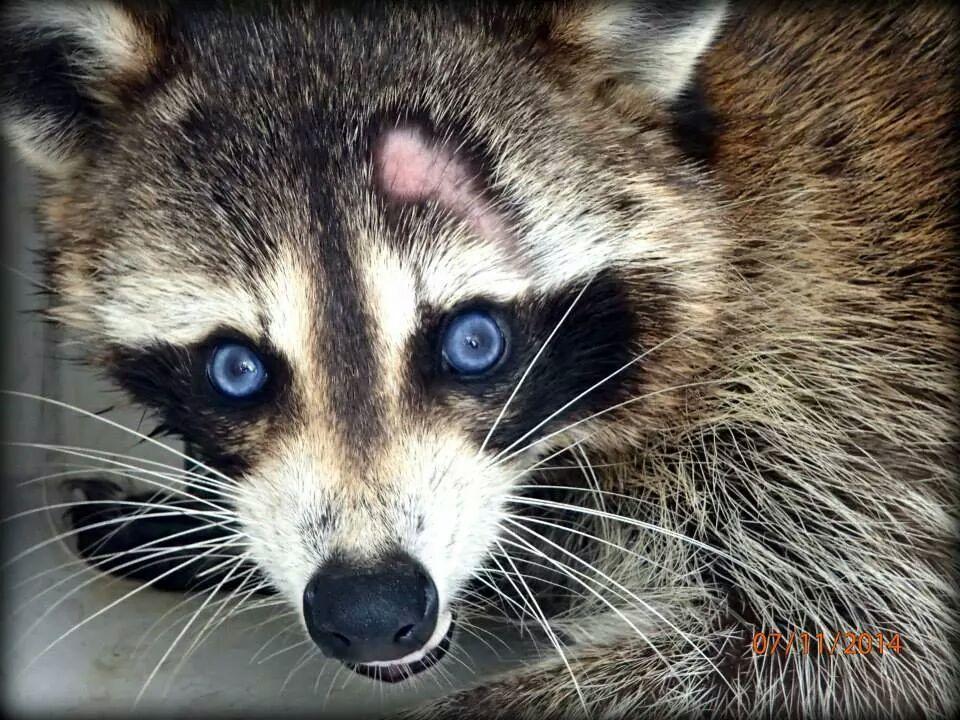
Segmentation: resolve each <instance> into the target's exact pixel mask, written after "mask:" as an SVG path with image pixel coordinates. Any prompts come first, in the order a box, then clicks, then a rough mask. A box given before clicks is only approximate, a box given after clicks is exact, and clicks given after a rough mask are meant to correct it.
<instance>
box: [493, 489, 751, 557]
mask: <svg viewBox="0 0 960 720" xmlns="http://www.w3.org/2000/svg"><path fill="white" fill-rule="evenodd" d="M505 499H506V500H508V501H509V502H513V503H519V504H521V505H534V506H540V507H545V508H552V509H556V510H567V511H570V512H578V513H583V514H584V515H595V516H598V517H607V518H609V519H611V520H615V521H617V522H622V523H626V524H627V525H633V526H635V527H639V528H644V529H645V530H652V531H653V532H658V533H661V534H663V535H666V536H668V537H672V538H676V539H677V540H682V541H684V542H687V543H690V544H691V545H694V546H695V547H698V548H700V549H702V550H709V551H710V552H713V553H716V554H717V555H719V556H720V557H722V558H724V559H726V560H729V561H730V562H733V563H737V564H738V565H740V566H741V567H743V568H745V569H747V570H749V569H750V567H749V566H748V565H746V564H744V563H742V562H741V561H740V560H738V559H737V558H735V557H733V556H732V555H730V554H729V553H728V552H726V551H724V550H722V549H720V548H718V547H714V546H713V545H709V544H707V543H705V542H702V541H700V540H697V539H696V538H692V537H690V536H689V535H684V534H683V533H680V532H677V531H676V530H670V529H669V528H665V527H661V526H659V525H655V524H653V523H649V522H644V521H643V520H637V519H636V518H632V517H627V516H625V515H617V514H615V513H605V512H603V511H601V510H594V509H593V508H587V507H581V506H580V505H572V504H570V503H563V502H557V501H555V500H544V499H541V498H536V499H534V498H529V497H524V496H522V495H507V496H506V497H505Z"/></svg>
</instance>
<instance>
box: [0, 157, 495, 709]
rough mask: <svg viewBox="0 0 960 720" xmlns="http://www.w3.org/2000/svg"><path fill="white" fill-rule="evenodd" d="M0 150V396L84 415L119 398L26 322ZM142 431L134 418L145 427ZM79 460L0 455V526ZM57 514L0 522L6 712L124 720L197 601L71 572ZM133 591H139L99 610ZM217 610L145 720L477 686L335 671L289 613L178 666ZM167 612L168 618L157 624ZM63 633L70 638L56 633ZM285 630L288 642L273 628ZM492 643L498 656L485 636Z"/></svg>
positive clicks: (126, 414) (83, 440)
mask: <svg viewBox="0 0 960 720" xmlns="http://www.w3.org/2000/svg"><path fill="white" fill-rule="evenodd" d="M0 153H2V155H3V158H2V161H3V183H4V187H3V193H4V196H3V200H4V202H3V212H4V216H3V218H2V220H3V243H4V246H5V247H4V257H3V267H2V268H0V277H2V287H3V288H4V291H5V296H4V299H3V303H2V313H3V317H2V320H3V324H2V327H3V329H4V334H5V337H3V338H2V339H3V341H4V342H3V347H4V350H3V352H4V354H5V356H6V357H5V365H6V373H5V377H4V378H3V382H2V384H0V387H2V388H3V389H5V390H17V391H22V392H29V393H35V394H38V395H43V396H46V397H50V398H54V399H57V400H60V401H63V402H66V403H70V404H73V405H77V406H79V407H81V408H84V409H87V410H90V411H100V410H103V409H104V408H106V407H109V406H111V405H114V404H116V403H120V402H122V396H120V395H119V394H118V393H115V392H113V391H111V390H110V389H109V386H108V385H105V384H104V383H102V382H100V381H98V380H97V378H96V377H95V376H93V375H92V374H91V373H90V372H89V371H86V370H84V369H83V368H80V367H77V366H74V365H72V364H71V363H70V362H69V361H67V360H65V359H64V358H65V357H69V356H75V355H76V349H74V348H71V347H70V346H69V345H67V346H65V347H58V346H57V344H56V342H55V341H56V340H57V335H58V333H57V331H56V330H55V329H54V328H51V327H49V326H46V325H44V324H43V323H41V322H40V320H39V318H38V317H37V316H35V315H30V314H26V313H25V312H24V311H28V310H31V309H36V308H38V307H42V306H43V303H44V302H45V301H44V298H43V297H42V296H36V295H34V294H33V293H34V292H35V291H36V289H37V287H36V285H35V283H36V282H38V281H40V276H39V274H38V273H37V268H36V262H35V261H34V258H33V257H32V255H31V253H30V248H37V247H39V246H40V243H41V241H40V240H39V238H38V237H37V234H36V231H35V228H34V223H33V216H32V211H31V204H32V192H33V182H32V179H31V177H30V175H29V173H28V172H27V171H26V170H25V169H24V168H23V167H22V166H20V165H19V164H17V163H15V162H14V161H12V159H11V157H10V153H9V152H8V151H7V149H6V148H0ZM21 273H22V275H21ZM24 275H26V276H27V277H24ZM0 408H2V411H3V416H4V418H5V420H6V422H7V433H6V434H7V437H6V439H7V440H12V441H19V442H30V443H58V444H62V445H69V446H76V447H82V448H96V449H99V450H108V451H110V452H113V453H122V454H133V455H136V456H138V457H142V458H148V459H153V460H156V461H160V462H167V463H171V464H172V465H174V466H177V467H179V459H178V458H177V457H176V456H174V455H173V454H171V453H168V452H164V451H163V450H161V449H159V448H155V447H150V446H145V445H142V444H141V445H138V444H137V440H136V438H134V437H132V436H131V435H129V434H126V433H123V432H120V431H116V430H111V429H109V428H108V427H107V426H106V425H105V424H103V423H100V422H97V421H95V420H92V419H89V418H84V417H82V416H80V415H78V414H76V413H72V412H70V411H66V410H62V409H59V408H56V407H53V406H51V405H47V404H44V403H42V402H39V401H36V400H28V399H15V398H11V397H9V396H5V395H4V396H0ZM141 415H142V414H141V412H140V411H139V410H137V409H135V408H130V407H118V408H117V409H116V410H114V411H112V412H110V413H108V414H107V415H105V417H108V418H110V419H112V420H114V421H116V422H119V423H122V424H124V425H126V426H128V427H133V428H135V427H137V425H138V424H139V423H140V421H141ZM149 427H150V426H149V423H146V424H144V426H143V429H144V430H148V429H149ZM84 463H88V461H86V460H83V459H77V458H71V457H69V456H64V455H61V454H57V453H54V452H49V451H44V450H40V449H17V448H14V449H9V448H8V451H7V453H6V462H5V476H4V477H2V482H3V483H4V490H5V495H4V507H3V511H2V512H0V515H2V516H3V517H4V518H9V517H10V516H11V515H13V514H15V513H19V512H22V511H24V510H29V509H31V508H38V507H42V506H44V505H49V504H52V503H58V502H63V501H64V500H66V499H68V498H66V497H64V491H63V489H62V484H61V483H62V479H51V480H49V481H46V482H32V483H30V484H28V485H25V486H21V483H23V482H24V481H28V480H30V479H32V478H37V477H39V476H43V475H46V474H50V473H55V472H58V471H62V470H64V469H65V467H64V465H65V464H73V465H76V464H84ZM62 512H63V509H62V508H59V509H55V510H50V511H44V512H40V513H32V514H30V515H27V516H25V517H23V518H20V519H15V520H6V521H5V522H4V524H3V526H2V528H3V530H4V532H5V542H4V544H3V547H4V550H5V554H6V555H7V557H6V558H4V566H3V568H4V569H3V583H4V590H5V592H4V601H5V608H4V618H3V622H4V628H3V629H4V643H3V645H4V647H3V651H4V658H3V659H4V662H3V676H2V680H3V685H4V705H5V707H6V708H7V709H8V710H12V711H14V712H17V713H18V714H19V713H20V712H30V713H36V714H39V715H46V714H47V713H48V712H51V711H55V712H57V714H61V713H63V712H64V711H80V712H82V713H83V714H84V715H87V714H91V713H98V714H99V713H101V712H104V711H106V712H109V711H116V712H118V713H120V714H126V713H127V712H128V711H129V710H130V708H131V707H132V706H133V703H134V699H135V698H136V696H137V694H138V693H139V692H140V691H141V689H142V688H143V686H144V683H145V681H146V680H147V678H148V677H149V676H150V674H151V673H152V672H153V671H154V668H155V667H156V666H157V663H158V661H159V660H160V659H161V657H162V656H163V654H164V653H165V652H166V651H167V649H168V648H169V647H170V644H171V642H172V641H173V639H174V638H175V637H176V636H177V634H178V633H179V632H180V631H181V630H182V629H183V627H184V623H186V622H187V619H188V618H189V616H190V615H191V614H192V612H193V611H194V610H196V609H197V608H198V607H200V605H201V603H202V602H203V598H202V597H197V598H195V599H193V600H190V601H188V602H187V603H186V604H184V605H182V606H181V607H179V608H176V609H173V608H174V606H175V605H177V604H178V603H181V602H182V601H183V600H184V596H180V595H176V594H169V593H161V592H155V591H153V590H150V589H143V590H139V591H138V588H140V587H141V586H138V585H136V584H134V583H131V582H127V581H124V580H117V579H115V578H104V577H103V576H100V575H98V574H97V573H95V572H93V571H92V570H90V569H89V568H87V567H86V566H85V565H83V564H82V563H78V562H77V561H76V557H75V556H74V555H73V554H72V553H71V551H70V549H69V548H68V546H67V545H66V544H65V543H63V542H49V540H50V538H52V537H54V535H55V534H56V533H57V532H60V531H62V530H63V528H62V526H61V527H58V526H59V525H60V523H61V520H60V518H61V515H62ZM44 542H46V543H47V544H46V545H44V546H42V547H41V548H40V549H38V550H36V551H34V552H31V553H29V554H28V555H26V556H24V557H23V558H21V559H17V560H15V561H13V562H11V560H12V559H13V557H14V555H15V554H16V553H19V552H21V551H23V550H24V549H26V548H29V547H31V546H34V545H36V544H38V543H44ZM31 578H32V579H31ZM132 591H136V592H134V594H132V595H130V596H129V597H128V598H126V599H124V600H123V601H122V602H119V603H118V604H117V605H116V606H115V607H113V608H111V609H109V610H105V611H104V609H105V608H107V607H108V606H109V605H110V604H111V603H113V602H115V601H117V600H119V599H120V598H122V597H123V596H124V595H125V594H128V593H131V592H132ZM215 610H216V608H215V607H214V606H213V605H212V604H211V606H208V608H207V611H206V612H205V613H204V614H203V615H202V616H200V619H198V620H197V621H196V622H195V623H194V624H193V626H191V628H189V629H188V631H187V633H186V634H185V635H184V639H183V640H182V641H181V643H180V644H179V646H177V647H176V648H174V650H173V651H172V652H171V653H170V660H169V661H168V662H167V663H165V664H164V665H163V666H162V667H160V669H159V671H158V672H157V674H156V676H155V677H154V678H153V680H152V682H151V683H150V685H149V687H148V688H147V691H146V692H145V694H144V697H143V700H142V701H141V704H140V706H139V708H140V709H141V710H162V711H163V712H164V713H166V712H171V713H174V712H178V711H179V712H186V711H189V712H190V714H192V715H196V714H201V715H202V714H206V713H208V712H224V711H231V712H234V713H236V712H240V711H243V712H249V713H269V714H270V715H274V714H278V713H281V712H283V711H286V710H290V711H297V712H298V713H299V712H310V714H311V716H313V717H324V716H330V717H342V716H344V715H354V716H361V717H368V716H374V715H379V714H382V713H384V712H386V711H389V710H390V709H394V708H399V707H401V706H405V705H409V704H412V703H414V702H416V701H417V700H418V699H419V698H422V697H425V696H430V695H438V694H443V693H445V692H448V691H449V690H450V688H451V686H453V685H459V686H462V685H464V684H465V683H469V682H472V681H473V680H474V679H475V675H474V673H473V672H472V671H471V670H470V669H469V668H467V667H466V666H465V665H464V663H462V662H460V661H458V660H457V659H454V658H453V657H448V658H447V659H445V660H444V661H443V662H442V663H441V666H440V668H439V669H440V672H437V671H436V670H435V671H431V672H428V673H425V674H423V675H421V676H419V677H417V678H415V679H414V681H413V683H415V686H413V687H412V686H411V685H410V683H409V682H408V683H403V684H401V685H397V686H388V685H381V684H378V683H376V682H374V681H372V680H368V679H366V678H363V677H360V676H357V675H355V674H354V673H352V672H349V671H347V670H345V669H344V670H342V671H340V669H341V666H340V665H339V664H338V663H328V662H324V661H323V659H322V658H321V657H319V656H318V655H316V654H315V653H314V652H313V650H312V644H310V643H309V642H306V641H305V634H304V633H303V631H302V630H301V629H300V625H299V620H298V618H297V616H296V615H295V614H294V613H292V612H290V611H289V610H288V609H287V608H285V607H284V608H279V609H278V608H270V609H261V610H252V611H249V612H244V613H241V614H239V615H237V616H234V617H233V618H231V619H230V620H229V621H228V622H226V623H225V624H223V625H222V626H221V627H220V628H219V629H218V630H217V631H216V632H215V633H214V634H213V635H212V637H211V638H210V639H208V640H206V641H205V642H204V643H203V644H201V645H200V646H199V647H198V648H197V649H196V651H195V652H194V653H193V654H192V655H191V657H190V658H189V659H187V660H186V661H185V662H184V663H183V664H182V667H179V668H177V666H178V664H179V663H180V660H181V659H182V658H183V654H184V650H185V649H186V648H187V647H188V646H189V645H190V643H191V642H193V639H194V638H195V637H196V632H197V631H198V630H199V629H200V628H202V627H203V626H204V625H205V624H206V622H207V620H208V619H209V618H210V617H211V616H212V615H213V612H214V611H215ZM101 611H103V612H102V613H101V614H99V615H97V613H100V612H101ZM168 611H169V612H168ZM164 613H168V614H167V615H166V616H165V617H164ZM221 617H222V616H221ZM71 628H76V629H75V630H74V631H72V632H69V634H66V635H65V633H68V631H70V630H71ZM284 629H286V632H281V631H283V630H284ZM278 633H281V634H279V635H278ZM58 639H59V640H58ZM55 641H57V642H56V643H55ZM54 643H55V644H54ZM491 644H492V645H493V646H494V647H495V648H496V649H497V650H498V651H501V652H502V651H503V646H502V645H500V644H499V643H498V642H497V641H496V640H495V639H494V640H492V643H491ZM50 645H52V647H50V648H49V649H47V648H48V646H50ZM44 651H45V652H44ZM453 654H456V655H457V656H458V657H459V658H460V660H466V657H467V655H469V656H470V658H471V660H470V661H467V664H469V665H471V666H472V667H474V668H477V669H482V668H489V667H491V666H492V665H494V664H496V659H495V657H494V653H493V651H492V650H491V649H490V648H489V647H488V646H487V645H486V644H483V643H480V642H477V641H473V640H471V639H470V638H469V637H466V638H465V637H464V636H463V633H460V640H459V642H458V643H457V644H455V646H454V650H453ZM254 657H256V660H254V661H253V662H251V659H252V658H254ZM175 669H176V672H175V673H174V670H175ZM338 671H340V672H338ZM334 679H335V680H336V682H335V683H334Z"/></svg>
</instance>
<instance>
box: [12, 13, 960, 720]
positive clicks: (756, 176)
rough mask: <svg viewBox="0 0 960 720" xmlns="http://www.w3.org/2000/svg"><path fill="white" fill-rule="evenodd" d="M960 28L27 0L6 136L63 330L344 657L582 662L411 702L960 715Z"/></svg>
mask: <svg viewBox="0 0 960 720" xmlns="http://www.w3.org/2000/svg"><path fill="white" fill-rule="evenodd" d="M956 20H957V17H956V13H955V11H954V10H952V9H950V8H948V7H946V6H945V5H927V4H910V5H902V6H901V5H896V4H889V3H879V4H860V5H854V6H851V7H840V6H836V7H834V6H832V5H807V6H802V7H801V6H795V5H776V4H773V3H763V4H762V5H761V4H749V3H742V4H738V3H733V4H726V3H717V2H700V1H694V0H685V1H683V2H662V1H660V0H636V1H635V2H628V1H625V0H609V1H606V2H572V1H571V2H553V3H497V2H472V3H456V4H446V3H444V4H441V3H402V4H400V3H397V4H389V3H379V4H374V3H360V4H357V3H351V4H341V3H330V2H310V3H306V2H305V3H270V4H254V3H242V2H235V3H217V4H209V5H208V4H202V5H201V4H182V5H178V4H167V5H164V6H160V5H151V4H134V3H129V4H120V3H114V2H108V1H107V0H96V1H93V2H85V3H77V4H73V3H63V2H61V3H51V2H44V3H36V4H29V3H27V4H20V5H17V6H14V7H11V8H8V9H7V10H5V16H4V30H3V32H4V35H5V40H4V46H5V47H6V48H8V50H7V51H5V58H4V60H3V65H4V67H3V83H4V86H3V98H2V110H3V117H4V126H5V128H6V133H7V136H8V138H9V139H10V142H11V143H12V144H13V145H14V146H16V147H17V148H18V149H19V151H20V152H21V154H22V157H23V158H24V159H25V160H26V161H27V162H28V163H29V164H30V165H31V166H33V167H34V168H36V170H37V172H38V174H39V175H40V176H41V177H42V179H43V183H44V185H43V193H42V198H41V200H40V201H39V206H38V209H39V216H40V218H41V222H42V225H43V227H44V228H45V230H46V232H47V233H48V235H49V239H50V251H49V256H48V258H47V270H48V276H49V282H50V284H51V286H52V287H53V288H54V290H55V292H54V295H53V298H52V300H51V303H50V307H49V310H48V314H49V317H50V318H51V319H53V320H55V321H57V322H59V323H62V324H63V325H64V326H66V327H68V328H71V329H72V330H73V331H74V332H76V333H78V335H79V337H80V338H81V339H82V340H84V341H85V347H86V348H88V350H87V357H88V360H89V362H90V363H91V364H93V365H94V366H96V367H99V368H102V369H103V370H104V371H105V372H107V373H108V374H109V375H110V376H111V377H112V378H114V379H115V380H116V382H117V383H118V385H119V386H120V387H121V388H123V389H125V390H126V391H127V392H128V393H129V395H130V396H131V397H132V398H133V400H135V401H136V402H138V403H142V404H143V405H144V406H145V407H147V408H150V409H152V410H153V411H154V412H155V414H156V416H157V417H158V418H159V420H160V422H162V426H163V427H164V428H165V429H167V430H168V431H170V432H171V433H174V434H176V435H178V436H181V437H183V438H185V439H186V440H187V441H188V442H189V443H190V444H191V445H190V447H191V448H193V449H194V450H195V455H196V456H197V458H198V459H199V461H200V462H201V464H200V465H199V467H201V468H202V469H203V471H204V472H203V473H199V472H198V473H195V474H194V479H193V483H194V492H195V493H197V494H198V495H199V494H200V493H201V492H204V493H206V494H207V496H209V497H210V498H213V502H215V504H216V505H217V507H219V508H221V509H222V511H223V512H228V513H229V514H230V515H231V517H232V518H234V520H235V522H236V526H237V527H238V528H240V529H241V531H242V538H243V550H242V554H241V555H239V556H238V561H239V560H242V561H243V562H245V563H249V564H250V565H251V567H253V568H254V569H256V571H257V572H259V573H261V574H262V577H263V578H264V579H265V582H267V583H269V585H270V587H271V588H272V589H273V590H274V591H275V592H276V593H278V594H280V595H281V596H283V597H285V598H287V599H288V600H289V602H290V603H292V604H293V605H294V606H295V607H297V608H300V609H302V616H303V626H304V630H305V632H306V633H308V634H309V635H310V637H311V638H312V639H313V640H314V641H315V643H316V644H317V646H318V647H319V648H320V649H321V650H322V651H323V653H324V654H326V655H328V656H330V657H331V658H335V659H337V660H340V661H342V662H343V663H345V664H347V665H348V666H349V667H351V668H353V669H355V670H356V671H357V672H359V673H361V674H365V675H369V676H371V677H373V678H375V679H377V680H380V681H399V680H403V679H405V678H407V677H411V676H414V675H417V674H419V673H422V672H430V670H429V668H430V667H431V666H432V665H433V664H435V663H437V662H442V658H443V655H444V653H445V651H446V649H447V648H449V647H450V646H451V644H452V643H456V641H457V632H456V631H455V628H456V625H457V622H458V619H460V620H465V619H467V618H469V617H471V614H472V613H475V612H477V608H483V607H488V608H491V610H490V612H493V611H494V610H496V611H497V612H499V613H502V614H503V615H504V616H510V615H515V616H517V619H519V620H520V621H523V620H526V622H527V624H530V623H533V624H538V625H539V626H540V627H541V628H542V634H543V637H544V638H545V639H546V640H547V641H548V644H549V645H552V646H554V648H555V652H552V653H547V654H546V655H544V656H543V657H542V658H540V659H538V660H531V661H530V662H529V663H526V664H525V665H524V666H523V668H522V670H520V671H517V672H513V673H510V674H509V675H506V676H500V677H491V678H480V679H478V684H477V685H476V687H473V688H470V689H467V690H464V691H459V692H456V693H453V694H451V695H449V696H447V697H444V698H442V699H440V700H438V701H434V702H432V703H431V704H429V705H427V706H426V707H424V708H423V709H422V711H420V712H421V713H422V717H456V718H458V719H459V720H467V719H469V718H481V717H484V718H485V717H527V718H542V717H563V718H574V717H596V718H600V717H602V718H618V717H631V718H634V717H647V716H650V717H660V716H664V715H666V716H671V717H686V716H708V717H717V716H731V717H734V716H751V717H753V716H756V717H761V716H770V717H773V716H776V717H781V716H791V717H800V716H813V717H819V716H842V717H860V716H870V717H874V716H890V717H901V716H913V715H917V714H920V715H925V716H948V715H953V714H954V713H955V712H956V707H957V692H956V688H957V687H960V683H958V682H957V681H958V679H960V678H958V673H957V664H956V660H955V657H954V654H953V652H954V651H953V648H954V645H955V643H956V641H957V639H958V626H957V620H956V610H957V603H956V597H957V584H956V580H955V577H954V569H955V566H954V564H953V551H954V549H955V538H956V530H957V494H956V490H955V487H954V484H953V474H954V472H955V470H956V468H957V456H956V448H957V445H956V440H957V433H956V431H957V424H956V420H955V417H954V410H955V409H956V401H957V389H958V387H960V385H958V382H957V380H958V378H957V367H956V364H955V357H956V353H957V350H958V342H957V339H958V338H957V329H956V308H957V287H956V284H955V283H956V278H957V276H958V273H957V271H958V267H957V258H956V255H955V254H954V248H953V244H952V243H953V240H954V234H955V232H956V231H957V220H956V216H955V214H954V213H955V211H954V209H953V204H952V203H951V202H950V200H951V199H952V198H951V196H950V191H951V189H952V188H953V187H954V186H955V184H956V182H957V180H958V179H960V178H958V150H957V148H958V145H957V143H956V137H955V136H954V131H955V130H956V128H957V124H956V120H955V115H953V112H954V106H955V105H954V104H955V102H956V100H957V98H956V96H955V92H956V87H955V74H954V67H953V65H952V58H953V57H955V56H956V54H957V52H956V51H957V47H956V33H955V26H956ZM75 522H77V523H78V528H79V529H83V525H84V523H83V522H82V521H77V520H76V519H75ZM131 527H136V526H135V525H134V526H131ZM154 530H156V528H154ZM161 530H162V528H161ZM100 539H101V540H102V539H103V538H100ZM135 540H136V538H134V540H130V539H129V538H128V539H127V540H125V541H124V542H128V543H131V544H136V543H135ZM178 567H179V566H178ZM151 572H153V575H152V576H151ZM165 574H166V575H169V573H168V572H167V571H166V570H165V571H164V573H156V572H154V571H148V572H145V573H144V575H143V579H145V580H146V581H147V582H159V581H161V579H162V577H163V576H164V575H165ZM225 579H226V578H223V580H225ZM223 580H222V581H223ZM170 584H172V585H176V584H178V583H170ZM484 603H486V605H484ZM774 638H776V639H774ZM864 642H865V643H866V644H864Z"/></svg>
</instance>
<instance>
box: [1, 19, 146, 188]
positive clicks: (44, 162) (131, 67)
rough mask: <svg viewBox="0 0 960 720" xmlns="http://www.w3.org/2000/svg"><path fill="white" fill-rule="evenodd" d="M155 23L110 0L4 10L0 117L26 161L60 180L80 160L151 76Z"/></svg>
mask: <svg viewBox="0 0 960 720" xmlns="http://www.w3.org/2000/svg"><path fill="white" fill-rule="evenodd" d="M158 19H159V15H158V14H156V13H153V12H151V13H136V12H135V11H134V10H133V9H132V8H131V7H128V6H121V5H120V4H118V3H115V2H111V1H110V0H93V1H90V2H71V1H70V0H60V1H51V0H36V1H35V2H19V3H15V4H12V5H8V6H7V7H6V8H4V9H3V11H2V14H0V46H2V47H3V48H4V50H3V58H2V59H0V117H2V122H3V129H4V133H5V134H6V135H7V137H8V138H9V139H10V141H11V142H12V143H13V145H14V146H16V148H17V149H18V150H19V151H20V153H21V154H22V156H23V157H24V158H25V159H26V160H27V162H29V163H30V164H31V165H33V166H34V167H35V168H37V169H38V170H40V171H41V172H42V173H44V174H47V175H50V176H53V177H64V176H67V175H69V174H70V172H71V170H72V169H73V168H75V167H76V166H77V164H78V163H79V162H80V161H82V159H83V157H84V155H85V154H86V153H87V152H88V151H89V150H90V148H91V146H92V145H93V144H94V143H95V142H96V141H97V140H98V139H99V137H100V136H101V133H102V130H103V126H104V121H105V119H106V118H107V114H108V113H109V112H110V111H111V110H112V109H115V108H117V107H118V106H120V105H121V103H122V101H123V99H124V98H125V97H127V96H128V95H129V93H130V92H131V91H132V90H134V89H135V88H136V87H138V86H139V85H141V84H143V83H144V82H145V81H146V80H147V78H148V77H149V76H150V72H151V69H152V67H153V66H154V65H155V63H156V61H157V57H158V40H157V34H156V22H157V20H158Z"/></svg>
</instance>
